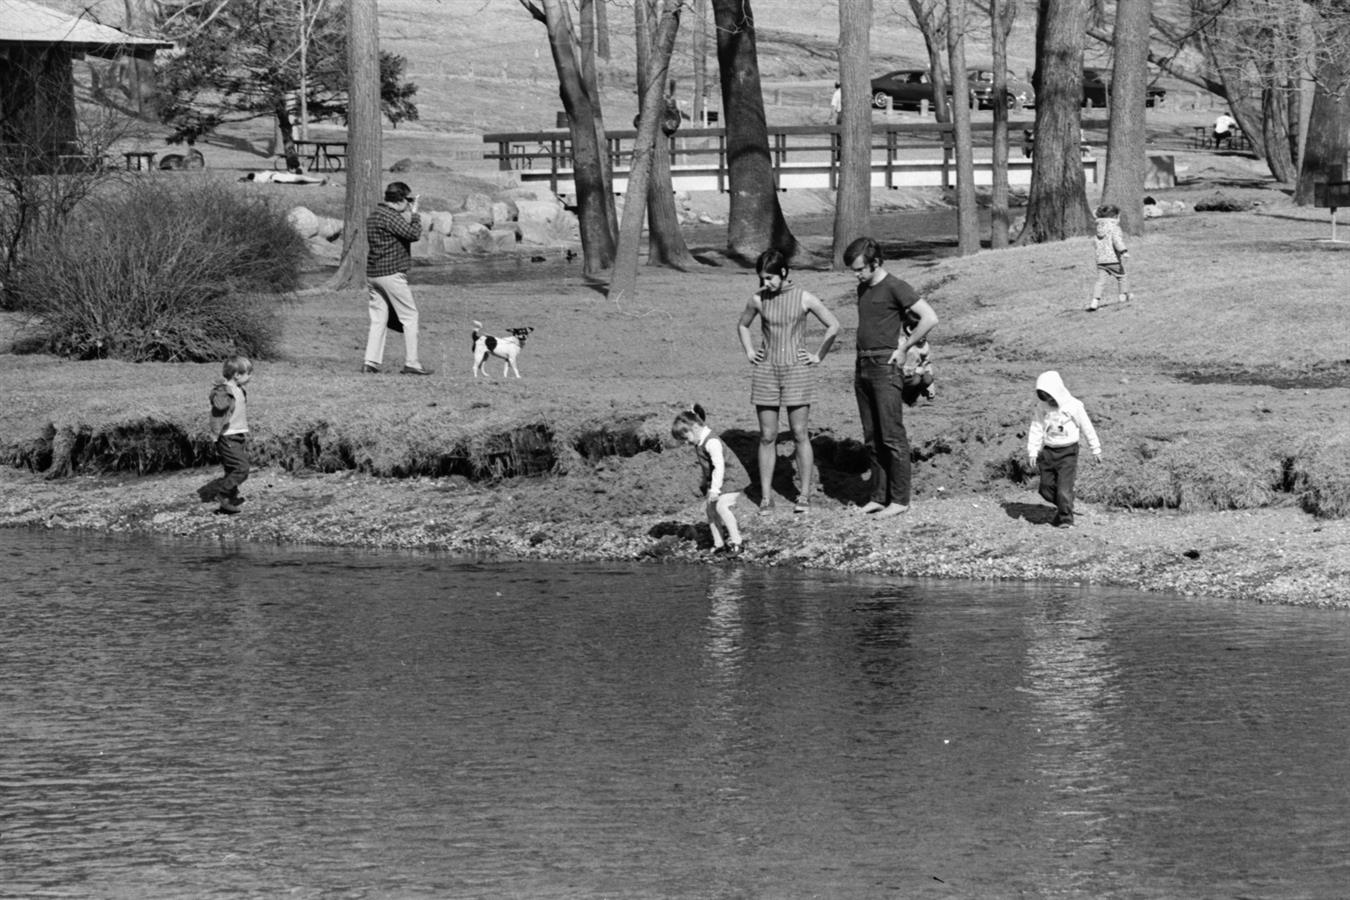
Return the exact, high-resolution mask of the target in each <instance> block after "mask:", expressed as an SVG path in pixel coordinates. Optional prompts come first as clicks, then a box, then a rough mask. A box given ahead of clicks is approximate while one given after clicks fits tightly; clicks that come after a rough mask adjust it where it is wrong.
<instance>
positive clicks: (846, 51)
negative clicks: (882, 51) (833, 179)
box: [834, 0, 872, 269]
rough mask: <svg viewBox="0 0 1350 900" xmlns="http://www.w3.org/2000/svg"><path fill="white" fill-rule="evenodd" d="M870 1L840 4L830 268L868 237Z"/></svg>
mask: <svg viewBox="0 0 1350 900" xmlns="http://www.w3.org/2000/svg"><path fill="white" fill-rule="evenodd" d="M871 33H872V0H840V2H839V89H840V92H841V98H840V99H841V102H842V104H843V106H842V114H841V119H842V121H841V122H840V124H839V188H838V191H837V193H836V195H835V204H834V267H835V268H836V269H843V268H844V249H845V248H846V247H848V245H849V244H850V243H851V242H852V241H853V240H854V239H855V238H859V237H863V236H865V235H867V234H869V233H870V232H871V228H870V226H869V222H868V214H869V213H870V212H871V208H872V96H871V94H872V90H871V77H872V72H871V70H872V62H871V53H870V50H871V47H870V42H871Z"/></svg>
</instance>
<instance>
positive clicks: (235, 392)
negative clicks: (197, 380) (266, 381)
mask: <svg viewBox="0 0 1350 900" xmlns="http://www.w3.org/2000/svg"><path fill="white" fill-rule="evenodd" d="M221 376H222V377H221V380H220V381H217V382H216V383H215V385H213V386H212V388H211V395H210V399H211V433H212V434H214V435H215V436H216V453H217V455H219V457H220V464H221V466H222V467H223V468H224V469H225V475H224V477H223V478H221V480H220V481H219V482H217V483H216V488H217V489H216V496H217V497H218V498H219V500H220V512H223V513H227V514H230V515H233V514H234V513H237V512H239V504H241V503H243V502H244V498H243V497H241V496H240V495H239V485H241V484H243V483H244V479H246V478H248V472H249V461H248V443H247V440H248V410H247V406H248V394H247V393H246V392H245V391H244V385H246V384H248V383H249V381H250V380H251V379H252V378H253V363H252V362H250V361H249V359H248V357H246V356H235V357H231V358H230V359H227V360H225V363H224V365H222V367H221ZM208 499H209V498H208Z"/></svg>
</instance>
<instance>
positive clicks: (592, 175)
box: [520, 0, 615, 275]
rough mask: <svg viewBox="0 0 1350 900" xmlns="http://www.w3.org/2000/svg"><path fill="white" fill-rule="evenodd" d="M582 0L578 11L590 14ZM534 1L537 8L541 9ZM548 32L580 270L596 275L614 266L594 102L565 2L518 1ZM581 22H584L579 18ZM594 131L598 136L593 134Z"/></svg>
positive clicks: (610, 208)
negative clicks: (568, 153) (567, 147)
mask: <svg viewBox="0 0 1350 900" xmlns="http://www.w3.org/2000/svg"><path fill="white" fill-rule="evenodd" d="M590 2H591V0H584V3H585V4H586V8H585V9H583V13H585V12H590V13H591V15H594V10H593V9H591V8H590V7H589V4H590ZM540 3H542V4H543V5H542V6H541V5H540ZM520 4H521V6H523V7H524V8H525V9H526V10H527V11H528V12H529V13H530V15H532V16H533V17H534V18H535V19H536V20H538V21H540V22H542V23H543V24H544V27H545V28H546V29H548V45H549V49H550V51H551V52H552V54H553V65H554V67H555V68H556V69H557V71H558V92H559V94H560V95H561V96H562V103H563V109H564V110H565V111H566V113H567V122H568V128H569V130H570V131H571V137H572V179H573V181H574V182H575V183H576V188H577V220H578V222H579V224H580V229H581V252H582V255H583V259H584V263H583V265H584V271H585V272H586V274H588V275H599V274H600V273H602V272H604V271H605V270H607V269H609V268H610V266H612V265H613V264H614V249H615V248H614V231H615V229H614V218H615V216H614V197H613V192H612V191H611V190H610V185H611V184H612V181H611V179H610V178H609V177H608V175H607V171H608V166H607V164H606V158H607V156H606V142H605V139H604V137H603V131H604V128H603V124H600V125H597V122H601V120H600V119H599V106H600V98H599V96H598V94H597V93H595V89H594V83H595V82H594V78H593V77H592V78H591V79H589V83H588V79H587V78H585V77H584V74H583V71H582V66H583V62H584V60H585V59H586V55H585V54H584V53H583V52H582V48H581V45H580V40H579V37H578V33H577V31H576V28H575V27H574V26H573V23H572V15H571V13H570V12H569V11H568V8H567V3H566V2H565V0H539V2H538V3H536V2H535V0H520ZM583 21H584V18H583ZM597 131H598V132H599V133H597Z"/></svg>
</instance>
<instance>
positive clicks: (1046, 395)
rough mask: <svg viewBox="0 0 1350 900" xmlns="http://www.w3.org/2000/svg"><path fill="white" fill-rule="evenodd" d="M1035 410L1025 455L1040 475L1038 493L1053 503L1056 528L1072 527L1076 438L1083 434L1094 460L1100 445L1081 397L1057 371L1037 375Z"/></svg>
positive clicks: (1076, 470)
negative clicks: (1076, 395)
mask: <svg viewBox="0 0 1350 900" xmlns="http://www.w3.org/2000/svg"><path fill="white" fill-rule="evenodd" d="M1036 399H1037V401H1038V402H1037V404H1036V410H1035V412H1034V413H1033V414H1032V417H1031V426H1030V427H1029V428H1028V429H1027V456H1028V457H1029V458H1030V460H1031V465H1032V466H1034V467H1035V468H1036V471H1037V473H1038V474H1039V475H1040V479H1041V488H1040V494H1041V497H1043V498H1044V499H1045V500H1046V501H1047V502H1049V503H1053V504H1055V517H1054V519H1052V520H1051V522H1050V524H1052V525H1054V526H1055V527H1056V528H1072V527H1073V483H1074V479H1075V478H1076V477H1077V475H1078V441H1079V439H1080V437H1082V438H1086V439H1087V442H1088V447H1089V448H1090V449H1091V450H1092V459H1093V461H1094V462H1101V461H1102V445H1101V441H1099V440H1098V439H1097V432H1096V430H1095V429H1094V428H1093V427H1092V420H1091V419H1090V418H1088V414H1087V410H1086V409H1085V408H1084V407H1083V404H1082V402H1081V401H1079V400H1078V398H1076V397H1074V396H1073V394H1070V393H1069V389H1068V388H1066V387H1065V386H1064V380H1063V379H1062V378H1060V377H1059V373H1058V372H1042V373H1041V374H1040V376H1039V377H1038V378H1037V379H1036Z"/></svg>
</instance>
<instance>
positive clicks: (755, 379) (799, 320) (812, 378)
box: [750, 287, 816, 409]
mask: <svg viewBox="0 0 1350 900" xmlns="http://www.w3.org/2000/svg"><path fill="white" fill-rule="evenodd" d="M760 305H761V306H763V308H764V311H763V312H762V313H761V314H760V317H759V318H760V321H761V322H762V323H763V327H764V347H765V348H766V351H765V354H764V360H763V362H761V363H759V364H758V365H756V366H754V367H753V369H752V370H751V371H752V375H751V378H750V402H751V403H753V404H754V405H755V406H772V407H774V408H775V409H777V408H778V407H780V406H808V405H810V403H811V401H812V399H813V397H814V394H815V386H816V375H815V372H814V371H813V370H812V368H811V367H810V366H807V365H806V364H805V363H803V362H802V361H801V360H799V359H798V358H797V350H798V348H800V347H801V346H802V338H803V337H804V336H805V335H806V313H805V311H804V308H803V305H802V289H801V288H799V287H788V288H785V289H784V290H782V291H779V292H778V293H777V294H774V295H772V296H765V295H764V294H763V293H761V294H760Z"/></svg>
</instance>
